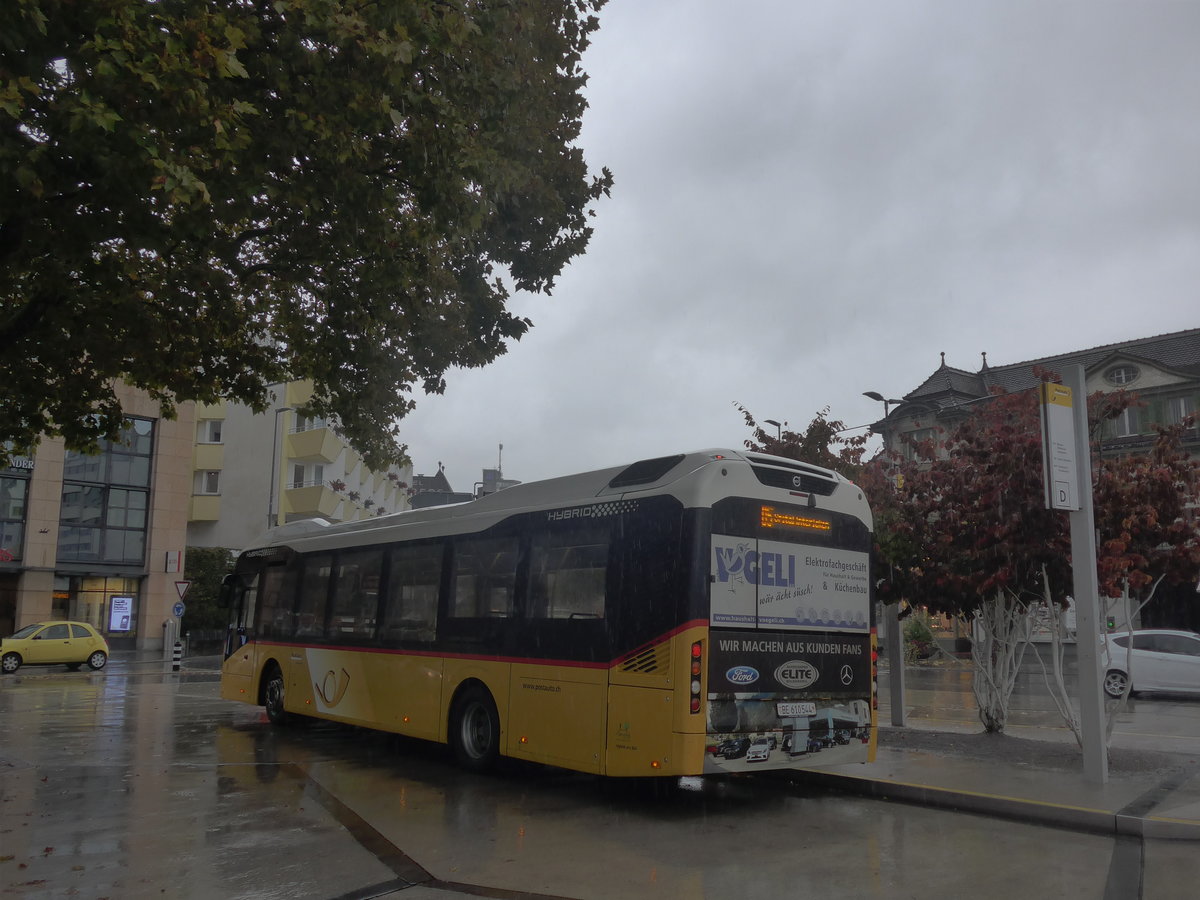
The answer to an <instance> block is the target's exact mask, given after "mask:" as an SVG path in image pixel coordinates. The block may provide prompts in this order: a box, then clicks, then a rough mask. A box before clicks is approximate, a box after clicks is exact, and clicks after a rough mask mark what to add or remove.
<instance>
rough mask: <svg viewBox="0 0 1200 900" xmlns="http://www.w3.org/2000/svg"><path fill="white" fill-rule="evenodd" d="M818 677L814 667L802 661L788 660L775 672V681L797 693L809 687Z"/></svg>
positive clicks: (819, 674) (818, 673)
mask: <svg viewBox="0 0 1200 900" xmlns="http://www.w3.org/2000/svg"><path fill="white" fill-rule="evenodd" d="M820 677H821V673H820V672H818V671H817V668H816V666H814V665H813V664H812V663H807V662H805V661H804V660H802V659H789V660H788V661H787V662H785V663H784V664H783V665H781V666H780V667H779V668H778V669H776V670H775V680H776V681H778V682H779V683H780V684H782V685H783V686H784V687H788V688H792V689H793V690H797V691H798V690H801V689H802V688H806V687H809V686H810V685H812V684H813V683H815V682H816V680H817V679H818V678H820Z"/></svg>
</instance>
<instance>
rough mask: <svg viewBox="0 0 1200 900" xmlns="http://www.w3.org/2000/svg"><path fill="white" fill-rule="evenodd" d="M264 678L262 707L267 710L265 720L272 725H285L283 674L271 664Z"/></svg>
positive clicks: (286, 715)
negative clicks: (268, 720) (269, 721)
mask: <svg viewBox="0 0 1200 900" xmlns="http://www.w3.org/2000/svg"><path fill="white" fill-rule="evenodd" d="M264 678H265V679H266V686H265V687H264V688H263V705H264V706H265V707H266V708H267V718H268V719H270V720H271V724H272V725H285V724H287V721H288V714H287V711H286V710H285V709H284V708H283V673H282V672H281V671H279V666H277V665H275V664H273V663H272V664H271V666H270V667H269V668H268V669H267V672H266V675H265V676H264Z"/></svg>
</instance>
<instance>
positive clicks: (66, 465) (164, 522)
mask: <svg viewBox="0 0 1200 900" xmlns="http://www.w3.org/2000/svg"><path fill="white" fill-rule="evenodd" d="M117 395H118V398H119V399H120V401H121V404H122V408H123V409H124V410H125V412H126V414H127V415H128V416H129V424H128V426H127V427H126V428H125V430H124V431H123V433H122V434H121V437H120V439H119V440H117V441H111V442H109V441H105V442H103V443H102V445H101V447H100V452H99V453H98V454H96V455H90V456H89V455H85V454H81V453H76V452H74V451H68V450H66V449H65V447H64V445H63V442H62V440H61V439H58V438H55V439H45V440H43V441H42V442H41V443H40V444H39V445H38V448H37V451H36V452H35V454H34V456H33V457H32V458H17V459H14V460H13V465H11V466H10V467H8V468H7V469H3V470H0V633H2V634H11V633H12V632H13V631H14V630H16V629H17V628H20V627H21V626H23V625H26V624H28V623H30V622H38V621H42V620H46V619H74V620H78V621H83V622H88V623H89V624H91V625H93V626H94V627H96V628H97V629H98V630H99V631H101V632H102V633H103V634H104V635H105V637H107V638H108V641H109V644H110V646H112V647H113V648H114V649H132V648H135V647H137V648H142V647H161V646H162V641H163V637H164V628H163V624H164V622H166V621H168V620H169V619H170V618H171V607H172V606H173V605H174V604H175V603H176V602H177V601H178V600H179V593H178V589H177V588H176V585H175V582H176V581H179V580H180V579H182V578H183V574H182V571H183V570H182V565H183V551H184V546H185V539H186V535H187V509H188V497H189V494H190V488H191V477H192V470H191V456H192V453H191V450H192V437H193V434H194V431H195V423H194V419H193V415H192V412H193V410H192V406H191V404H183V405H181V406H180V407H179V409H178V417H177V418H176V419H174V420H166V419H163V418H162V417H161V412H160V409H159V405H158V403H157V402H156V401H153V400H151V399H150V398H149V397H148V396H147V395H146V394H145V393H143V392H141V391H138V390H136V389H134V388H130V387H128V386H125V385H119V386H118V388H117Z"/></svg>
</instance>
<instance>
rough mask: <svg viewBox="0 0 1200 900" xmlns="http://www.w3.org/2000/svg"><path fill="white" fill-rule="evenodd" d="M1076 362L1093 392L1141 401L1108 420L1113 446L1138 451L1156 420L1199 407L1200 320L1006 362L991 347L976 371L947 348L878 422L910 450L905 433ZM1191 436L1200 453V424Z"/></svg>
mask: <svg viewBox="0 0 1200 900" xmlns="http://www.w3.org/2000/svg"><path fill="white" fill-rule="evenodd" d="M1070 365H1082V366H1083V368H1084V374H1085V376H1086V379H1087V390H1088V393H1089V394H1091V393H1094V392H1096V391H1105V392H1108V391H1114V390H1117V389H1120V388H1124V389H1126V390H1128V391H1132V392H1133V393H1135V394H1137V395H1138V397H1139V399H1140V400H1141V401H1142V404H1143V405H1141V406H1138V407H1135V408H1133V409H1130V410H1128V411H1127V412H1126V414H1125V415H1123V416H1122V417H1121V418H1119V419H1117V420H1114V421H1113V422H1110V423H1109V424H1108V426H1107V428H1106V430H1105V433H1104V435H1103V438H1104V441H1105V449H1106V451H1107V450H1112V451H1114V452H1137V451H1138V450H1140V449H1142V448H1144V447H1146V446H1148V445H1149V443H1150V441H1151V440H1152V438H1153V435H1154V426H1155V425H1164V424H1175V423H1178V422H1180V421H1182V419H1183V418H1184V417H1185V416H1187V415H1192V414H1194V413H1196V412H1197V411H1198V410H1200V328H1194V329H1190V330H1188V331H1177V332H1175V333H1173V334H1160V335H1155V336H1153V337H1146V338H1138V339H1136V340H1131V341H1123V342H1121V343H1118V344H1106V345H1104V346H1101V347H1092V348H1090V349H1088V350H1075V351H1071V352H1069V353H1063V354H1059V355H1057V356H1047V357H1043V358H1041V359H1034V360H1027V361H1024V362H1017V363H1006V364H1003V365H991V364H989V363H988V360H987V354H986V353H984V354H983V355H982V364H981V366H980V368H979V370H978V371H976V372H969V371H967V370H965V369H960V368H956V367H954V366H949V365H947V364H946V355H945V354H944V353H943V354H942V360H941V365H939V366H938V368H937V369H935V370H934V371H933V372H932V373H931V374H930V375H929V377H928V378H926V379H925V380H924V381H923V382H922V383H921V384H920V385H919V386H917V387H916V388H914V389H913V390H912V391H910V392H908V393H907V394H905V395H904V396H903V399H902V400H901V401H900V402H899V403H897V404H895V405H891V406H890V407H889V409H888V412H887V415H886V416H885V418H883V419H882V420H880V421H879V422H876V423H875V424H874V425H873V426H872V428H873V430H874V431H875V432H877V433H878V434H881V435H882V436H883V438H884V445H885V447H887V448H888V449H891V448H896V449H899V450H903V448H904V447H905V446H907V445H908V444H907V442H906V441H904V440H903V436H904V435H909V436H911V437H914V438H926V437H932V436H934V435H935V434H936V433H937V431H938V430H939V429H944V430H949V429H950V428H952V427H953V426H954V424H955V423H956V422H958V421H959V420H961V419H962V418H963V417H965V416H966V415H968V414H969V413H970V411H971V409H972V408H973V404H976V403H978V402H979V401H981V400H984V399H986V398H987V397H989V396H991V394H992V392H993V390H994V389H996V388H999V389H1001V390H1003V391H1005V392H1008V393H1012V392H1016V391H1024V390H1029V389H1031V388H1033V387H1034V386H1036V385H1037V383H1038V380H1039V379H1038V377H1037V375H1036V374H1035V371H1036V370H1037V369H1049V370H1050V371H1056V372H1061V371H1062V369H1063V368H1064V367H1066V366H1070ZM1188 444H1189V446H1190V447H1191V448H1192V452H1193V453H1200V430H1198V429H1197V428H1195V427H1193V428H1192V429H1191V430H1190V432H1189V437H1188Z"/></svg>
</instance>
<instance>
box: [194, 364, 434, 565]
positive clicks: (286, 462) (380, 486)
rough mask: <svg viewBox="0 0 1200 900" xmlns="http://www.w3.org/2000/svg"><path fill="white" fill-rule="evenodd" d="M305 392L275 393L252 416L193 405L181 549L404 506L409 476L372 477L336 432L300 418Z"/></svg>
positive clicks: (289, 388) (293, 386) (244, 409)
mask: <svg viewBox="0 0 1200 900" xmlns="http://www.w3.org/2000/svg"><path fill="white" fill-rule="evenodd" d="M311 398H312V383H311V382H307V381H294V382H288V383H287V384H279V385H273V386H272V388H271V399H272V404H271V407H270V409H269V410H268V411H267V412H264V413H256V412H254V411H253V410H252V409H250V407H248V406H245V405H244V404H240V403H230V402H227V401H226V402H221V403H216V404H197V406H196V430H195V444H194V447H193V453H192V495H191V502H190V511H189V516H188V532H187V533H188V546H192V547H226V548H230V549H235V550H236V549H239V548H241V547H244V546H246V545H247V544H249V543H250V542H251V541H253V540H254V539H255V538H257V537H258V536H259V535H261V534H262V533H263V531H265V530H266V529H267V528H270V527H274V526H276V525H283V524H285V523H287V522H293V521H296V520H298V519H311V518H322V519H328V520H329V521H331V522H348V521H354V520H357V519H365V518H369V517H371V516H378V515H384V514H386V513H391V512H399V511H400V510H403V509H408V508H409V506H410V502H409V497H410V485H411V483H412V468H411V466H406V467H391V468H389V469H387V470H385V471H376V470H373V469H371V468H369V467H368V466H367V465H366V464H365V463H364V462H363V460H362V457H360V456H359V455H358V454H357V453H356V452H355V451H354V450H353V449H352V448H351V447H350V445H349V444H347V443H346V441H345V439H344V438H343V437H342V436H341V435H340V434H339V433H338V430H337V427H336V423H334V422H329V421H326V420H324V419H320V418H317V417H313V416H310V415H307V414H305V413H304V412H303V410H304V407H305V404H307V403H308V401H309V400H310V399H311Z"/></svg>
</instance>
